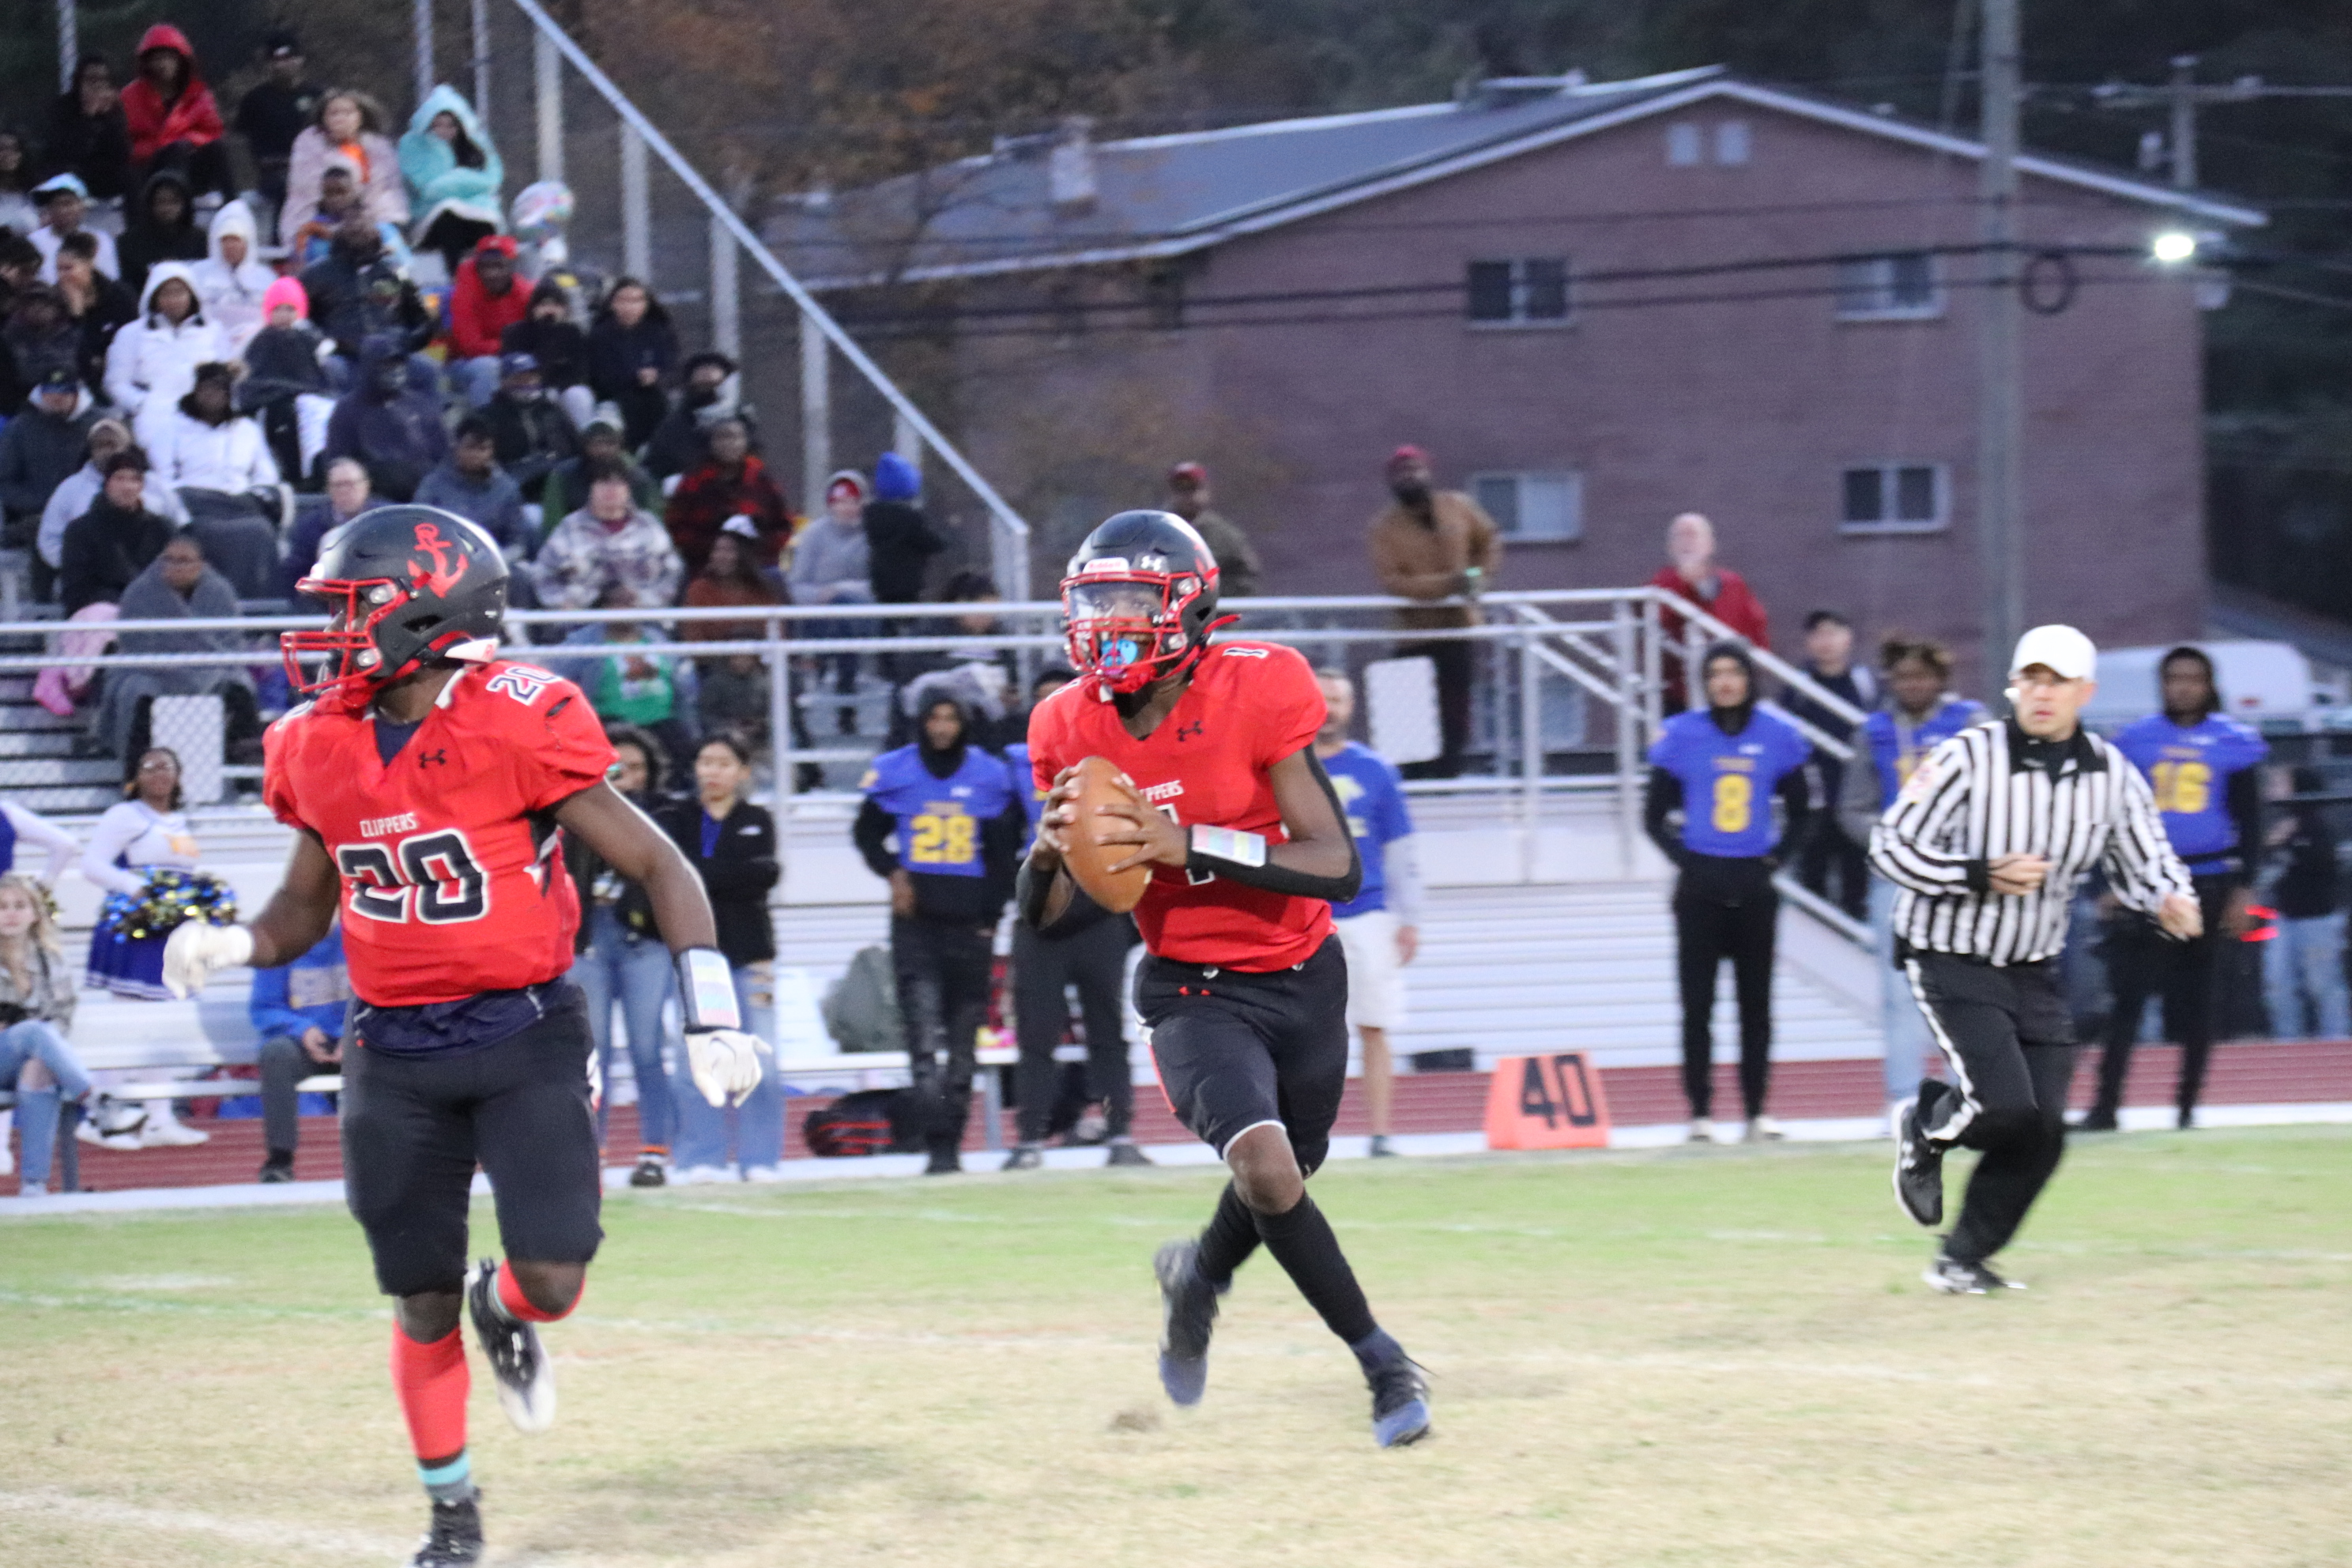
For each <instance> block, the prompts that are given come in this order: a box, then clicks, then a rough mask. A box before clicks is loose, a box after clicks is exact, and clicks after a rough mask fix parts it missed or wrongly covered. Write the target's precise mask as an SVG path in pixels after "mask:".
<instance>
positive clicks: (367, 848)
mask: <svg viewBox="0 0 2352 1568" xmlns="http://www.w3.org/2000/svg"><path fill="white" fill-rule="evenodd" d="M335 866H336V868H337V869H338V870H340V871H341V872H342V874H343V876H344V877H345V879H348V880H349V881H350V883H351V885H352V913H353V914H355V915H360V916H362V917H364V918H366V919H368V920H372V921H390V922H392V923H394V924H398V923H401V922H404V921H408V920H410V919H412V918H414V919H415V920H420V921H424V922H425V924H426V925H457V924H459V923H461V922H463V921H478V920H480V919H481V918H482V917H483V916H484V915H487V914H488V913H489V912H490V894H489V882H488V878H486V877H484V876H483V875H482V868H481V865H480V863H479V862H478V861H477V860H476V859H475V858H474V849H473V846H471V845H469V844H467V842H466V836H465V835H464V834H462V833H460V832H458V831H457V829H456V828H454V827H445V828H441V829H439V830H437V831H436V832H432V833H420V834H417V835H415V837H410V838H404V839H402V840H400V841H399V842H398V843H397V844H346V845H343V846H342V847H340V848H338V849H337V850H336V851H335Z"/></svg>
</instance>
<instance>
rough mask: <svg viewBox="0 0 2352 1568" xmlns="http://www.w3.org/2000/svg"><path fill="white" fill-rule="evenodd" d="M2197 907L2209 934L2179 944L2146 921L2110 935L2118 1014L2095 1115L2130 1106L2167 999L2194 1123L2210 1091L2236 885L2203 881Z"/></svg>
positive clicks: (2105, 1052)
mask: <svg viewBox="0 0 2352 1568" xmlns="http://www.w3.org/2000/svg"><path fill="white" fill-rule="evenodd" d="M2195 881H2196V887H2197V907H2198V908H2199V909H2200V910H2203V911H2204V915H2205V934H2204V935H2202V936H2200V937H2198V938H2197V939H2195V940H2194V941H2191V942H2175V941H2174V940H2173V939H2172V938H2170V937H2168V936H2166V935H2165V934H2164V932H2163V931H2162V929H2161V928H2159V927H2158V925H2157V924H2156V922H2155V921H2151V920H2148V919H2147V917H2146V916H2144V915H2139V914H2131V913H2126V914H2124V915H2122V916H2120V917H2118V919H2117V920H2116V925H2115V928H2114V929H2113V930H2112V931H2109V932H2108V933H2107V942H2106V953H2107V985H2108V988H2109V989H2110V990H2111V991H2113V992H2114V993H2115V999H2116V1005H2115V1010H2114V1011H2113V1012H2111V1013H2109V1014H2108V1015H2107V1034H2106V1039H2105V1048H2104V1049H2102V1050H2101V1051H2100V1053H2099V1098H2098V1103H2097V1106H2096V1108H2095V1110H2093V1111H2092V1113H2091V1114H2092V1115H2094V1116H2096V1117H2103V1118H2106V1119H2109V1120H2112V1119H2113V1118H2114V1116H2115V1114H2116V1110H2119V1109H2120V1108H2121V1107H2122V1105H2123V1102H2124V1079H2125V1076H2126V1074H2127V1073H2129V1072H2130V1071H2131V1055H2132V1046H2133V1045H2134V1044H2135V1043H2136V1042H2137V1040H2138V1038H2139V1021H2140V1016H2141V1015H2142V1014H2143V1013H2145V1012H2146V1011H2147V999H2148V998H2149V997H2150V996H2153V995H2159V994H2160V995H2162V996H2163V998H2164V1023H2165V1028H2166V1031H2167V1032H2168V1033H2169V1034H2170V1035H2171V1036H2172V1037H2173V1038H2175V1039H2176V1040H2178V1041H2179V1043H2180V1083H2179V1091H2178V1101H2179V1106H2180V1114H2181V1116H2182V1117H2184V1118H2186V1117H2187V1116H2188V1115H2189V1112H2190V1111H2192V1110H2196V1109H2197V1097H2198V1095H2199V1094H2200V1093H2201V1092H2203V1090H2204V1088H2205V1064H2206V1063H2207V1062H2208V1061H2209V1060H2210V1059H2211V1058H2212V1055H2213V981H2214V977H2215V976H2216V975H2217V974H2218V973H2220V970H2221V944H2222V943H2223V942H2228V941H2229V940H2230V938H2228V937H2226V936H2224V935H2222V934H2221V916H2222V913H2223V911H2224V910H2227V909H2228V908H2229V904H2230V894H2231V890H2232V889H2234V888H2235V887H2236V886H2237V879H2236V878H2235V877H2228V876H2219V877H2199V878H2197V879H2195Z"/></svg>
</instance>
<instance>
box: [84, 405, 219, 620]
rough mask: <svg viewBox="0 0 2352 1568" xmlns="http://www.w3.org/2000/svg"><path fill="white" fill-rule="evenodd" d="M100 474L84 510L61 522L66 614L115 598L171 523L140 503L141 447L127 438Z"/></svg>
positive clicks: (166, 536)
mask: <svg viewBox="0 0 2352 1568" xmlns="http://www.w3.org/2000/svg"><path fill="white" fill-rule="evenodd" d="M99 474H100V489H99V492H98V494H97V495H96V496H94V497H92V498H91V500H90V503H89V510H87V511H85V512H83V513H82V514H81V516H80V517H79V518H77V519H75V520H74V521H72V522H70V523H68V524H67V525H66V531H65V537H64V539H63V541H62V542H61V543H60V546H59V552H58V553H59V563H58V601H59V603H60V604H61V605H63V606H64V608H65V613H66V614H67V615H68V616H76V615H79V613H80V612H81V611H82V610H84V609H86V608H88V607H89V605H97V604H108V605H113V604H120V603H121V599H122V595H123V592H124V590H126V589H128V588H129V587H130V586H131V584H132V583H133V582H135V581H137V580H138V577H139V574H141V573H142V572H144V571H146V570H147V568H148V567H149V566H151V565H152V564H153V563H154V561H155V558H156V557H157V556H159V555H161V554H163V546H164V544H165V543H167V542H169V541H170V539H171V537H172V525H171V523H169V522H168V521H164V519H163V518H162V517H160V516H158V515H157V514H156V513H155V512H154V511H153V510H151V509H150V508H148V507H147V506H145V505H144V504H142V503H143V501H144V500H145V498H146V493H147V454H146V453H144V452H142V451H141V450H140V449H139V448H138V447H133V446H129V445H127V444H126V445H125V446H124V447H123V448H122V449H121V450H120V451H118V452H116V453H115V454H114V455H113V456H112V457H110V458H107V459H105V461H103V462H101V463H100V465H99ZM232 613H234V612H232Z"/></svg>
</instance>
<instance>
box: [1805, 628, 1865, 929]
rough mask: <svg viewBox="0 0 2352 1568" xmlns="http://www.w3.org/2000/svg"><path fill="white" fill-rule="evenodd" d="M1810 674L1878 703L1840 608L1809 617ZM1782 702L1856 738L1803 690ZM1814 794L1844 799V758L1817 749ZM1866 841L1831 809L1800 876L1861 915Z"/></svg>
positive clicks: (1853, 698)
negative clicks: (1852, 835) (1859, 839)
mask: <svg viewBox="0 0 2352 1568" xmlns="http://www.w3.org/2000/svg"><path fill="white" fill-rule="evenodd" d="M1804 669H1805V673H1806V674H1807V675H1809V676H1811V677H1812V679H1813V682H1814V684H1816V685H1818V686H1820V687H1822V689H1825V690H1827V691H1829V692H1830V693H1832V695H1834V696H1838V697H1843V698H1844V699H1845V700H1847V701H1848V702H1851V703H1853V705H1854V706H1855V707H1856V708H1859V709H1862V710H1864V712H1867V711H1869V710H1871V709H1873V708H1875V707H1877V706H1878V682H1877V680H1876V679H1874V678H1873V677H1872V675H1871V673H1870V670H1869V669H1868V668H1866V667H1865V666H1863V665H1858V664H1856V663H1854V661H1853V622H1851V621H1849V620H1847V619H1846V618H1845V617H1844V616H1841V615H1839V614H1838V613H1837V612H1836V611H1835V610H1815V611H1814V612H1813V613H1812V614H1811V615H1809V616H1806V617H1805V665H1804ZM1781 703H1782V705H1783V706H1784V707H1785V708H1787V710H1789V712H1790V714H1791V715H1793V716H1794V717H1796V718H1799V719H1802V720H1803V721H1805V722H1807V723H1809V724H1811V725H1812V726H1813V728H1815V729H1816V730H1819V731H1822V732H1823V733H1824V734H1827V735H1829V736H1830V737H1831V738H1832V739H1833V740H1839V741H1844V742H1849V743H1851V742H1853V740H1854V737H1855V735H1856V733H1857V730H1856V727H1855V725H1854V724H1853V721H1851V720H1847V719H1842V718H1840V717H1838V715H1836V714H1835V713H1833V712H1832V711H1830V710H1829V709H1828V708H1826V707H1824V706H1823V705H1822V704H1821V703H1819V702H1816V701H1814V700H1812V699H1811V698H1810V697H1808V696H1806V695H1805V694H1804V693H1802V692H1801V691H1797V690H1794V689H1791V690H1789V691H1787V692H1784V693H1783V694H1782V696H1781ZM1811 765H1812V770H1813V798H1814V799H1815V800H1816V801H1821V802H1824V803H1826V802H1833V801H1837V800H1841V799H1843V798H1844V788H1845V769H1846V763H1845V759H1843V757H1839V756H1835V755H1833V754H1832V753H1831V752H1826V751H1824V750H1822V748H1821V747H1819V746H1816V747H1814V748H1813V760H1812V764H1811ZM1864 850H1865V846H1862V845H1858V844H1856V843H1855V842H1854V841H1853V839H1852V838H1849V837H1846V835H1845V834H1844V833H1843V832H1842V831H1840V830H1839V828H1838V826H1837V824H1836V823H1835V821H1833V820H1832V816H1831V815H1830V814H1829V813H1826V812H1825V813H1823V814H1822V816H1821V817H1820V818H1819V820H1817V821H1816V822H1815V823H1814V825H1813V833H1812V835H1811V837H1809V838H1807V839H1806V840H1805V843H1804V845H1803V847H1801V848H1800V849H1799V850H1798V851H1797V879H1798V881H1800V882H1801V883H1803V884H1804V885H1805V887H1807V888H1808V889H1811V890H1812V891H1813V892H1816V893H1818V894H1820V895H1821V896H1822V898H1824V899H1827V900H1830V901H1831V902H1832V903H1834V904H1836V905H1837V907H1838V908H1840V909H1842V910H1844V911H1845V912H1846V913H1847V914H1850V915H1852V916H1853V918H1854V919H1856V920H1861V919H1862V918H1863V917H1864V914H1865V913H1866V912H1867V910H1868V908H1869V903H1870V863H1869V859H1868V857H1867V855H1866V854H1865V853H1864Z"/></svg>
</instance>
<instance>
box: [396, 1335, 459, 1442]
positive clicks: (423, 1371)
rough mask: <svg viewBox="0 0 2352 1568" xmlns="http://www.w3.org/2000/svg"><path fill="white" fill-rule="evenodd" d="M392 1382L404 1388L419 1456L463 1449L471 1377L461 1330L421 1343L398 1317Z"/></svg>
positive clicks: (403, 1407)
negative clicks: (407, 1333)
mask: <svg viewBox="0 0 2352 1568" xmlns="http://www.w3.org/2000/svg"><path fill="white" fill-rule="evenodd" d="M392 1386H393V1387H394V1389H395V1390H396V1391H397V1392H398V1393H399V1394H400V1413H401V1414H402V1415H405V1416H406V1417H408V1439H409V1441H410V1442H411V1443H413V1444H414V1445H415V1448H416V1457H417V1458H418V1459H419V1460H420V1461H421V1460H425V1459H433V1460H446V1459H447V1458H450V1457H451V1456H453V1455H456V1454H461V1453H463V1452H465V1448H466V1394H467V1392H468V1391H469V1390H470V1389H471V1388H472V1387H473V1380H472V1378H471V1377H470V1376H468V1375H467V1371H466V1342H465V1341H463V1340H461V1339H459V1338H458V1337H457V1330H455V1329H451V1330H450V1331H448V1333H447V1334H446V1335H444V1336H443V1337H442V1338H440V1339H437V1340H435V1341H434V1342H432V1343H431V1344H429V1345H421V1344H418V1343H417V1342H415V1340H412V1339H410V1338H409V1337H408V1336H407V1335H406V1334H405V1333H403V1332H402V1331H401V1329H400V1325H399V1324H397V1323H394V1325H393V1330H392Z"/></svg>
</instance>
